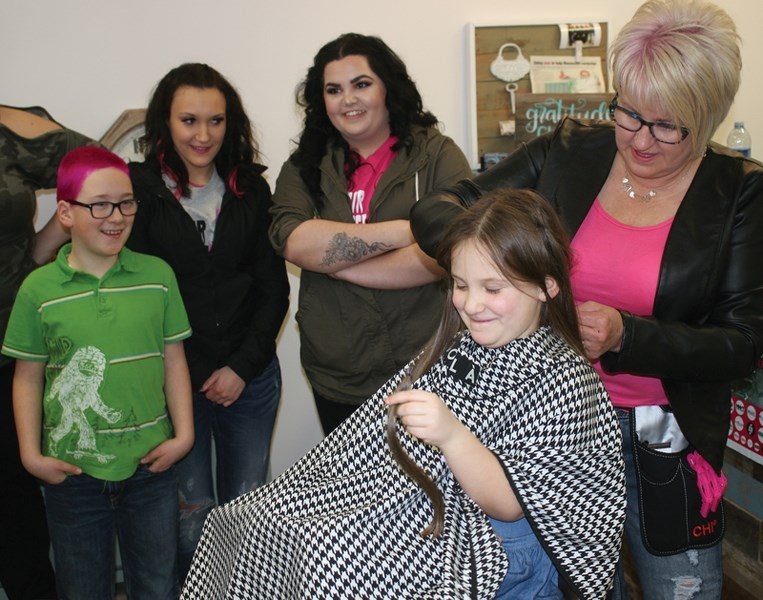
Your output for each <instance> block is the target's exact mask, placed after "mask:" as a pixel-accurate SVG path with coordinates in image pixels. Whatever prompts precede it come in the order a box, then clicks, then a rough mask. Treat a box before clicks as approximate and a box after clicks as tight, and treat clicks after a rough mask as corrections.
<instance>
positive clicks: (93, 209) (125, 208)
mask: <svg viewBox="0 0 763 600" xmlns="http://www.w3.org/2000/svg"><path fill="white" fill-rule="evenodd" d="M65 202H68V203H69V204H73V205H74V206H84V207H85V208H86V209H88V210H89V211H90V216H92V217H93V218H94V219H108V218H109V217H110V216H111V215H112V214H114V209H115V208H118V209H119V212H121V213H122V215H123V216H125V217H131V216H132V215H134V214H135V213H136V212H138V203H139V202H140V200H136V199H135V198H130V199H129V200H122V201H121V202H106V201H105V200H99V201H98V202H93V203H92V204H85V203H84V202H77V201H76V200H65Z"/></svg>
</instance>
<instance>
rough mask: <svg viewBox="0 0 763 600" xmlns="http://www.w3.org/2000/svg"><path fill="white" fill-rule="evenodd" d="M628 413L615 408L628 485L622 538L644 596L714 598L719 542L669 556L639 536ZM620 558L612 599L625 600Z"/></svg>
mask: <svg viewBox="0 0 763 600" xmlns="http://www.w3.org/2000/svg"><path fill="white" fill-rule="evenodd" d="M629 415H630V413H629V412H628V411H625V410H620V409H617V417H618V420H619V421H620V428H621V429H622V432H623V455H624V458H625V478H626V484H627V487H628V508H627V512H626V517H625V541H626V543H627V544H628V547H629V549H630V551H631V555H632V556H633V560H634V562H635V564H636V571H637V572H638V578H639V582H640V583H641V589H642V591H643V594H644V598H649V600H663V599H665V600H674V599H675V600H689V599H691V600H717V599H719V598H720V597H721V589H722V587H723V563H722V548H721V544H717V545H716V546H713V547H712V548H702V549H699V550H688V551H686V552H680V553H678V554H672V555H670V556H656V555H654V554H651V553H650V552H649V551H648V550H647V549H646V548H645V547H644V543H643V542H642V540H641V527H640V517H639V505H638V483H637V481H636V469H635V466H634V463H633V446H632V443H631V426H630V416H629ZM627 598H628V590H627V586H626V584H625V579H624V573H623V565H622V560H621V561H620V563H619V564H618V566H617V577H616V578H615V587H614V590H613V593H612V599H613V600H621V599H623V600H625V599H627Z"/></svg>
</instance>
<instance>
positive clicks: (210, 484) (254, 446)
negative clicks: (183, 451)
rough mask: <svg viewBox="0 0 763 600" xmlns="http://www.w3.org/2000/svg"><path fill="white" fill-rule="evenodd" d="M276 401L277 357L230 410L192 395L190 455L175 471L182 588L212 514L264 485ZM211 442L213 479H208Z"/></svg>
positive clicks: (278, 388) (278, 384)
mask: <svg viewBox="0 0 763 600" xmlns="http://www.w3.org/2000/svg"><path fill="white" fill-rule="evenodd" d="M280 399H281V367H280V365H279V363H278V358H277V357H276V358H274V359H273V362H271V363H270V365H268V366H267V367H266V368H265V370H264V371H263V372H262V373H261V374H260V375H259V376H257V377H255V378H254V379H252V380H251V381H249V383H247V385H246V387H245V388H244V391H243V392H241V396H239V398H238V400H236V402H234V403H233V404H231V405H230V406H229V407H228V408H225V407H223V406H220V405H219V404H215V403H213V402H210V401H209V400H207V398H206V396H204V394H201V393H194V394H193V421H194V429H195V434H196V441H195V443H194V445H193V449H192V450H191V452H189V453H188V455H187V456H186V457H185V458H184V459H183V460H181V461H180V462H179V463H177V465H176V468H177V474H178V493H179V497H180V535H179V539H178V573H179V577H180V583H181V585H182V583H183V581H184V580H185V576H186V574H187V573H188V569H189V568H190V565H191V560H192V559H193V553H194V551H195V550H196V545H197V544H198V543H199V538H200V537H201V529H202V527H203V525H204V520H205V519H206V518H207V515H208V514H209V513H210V511H211V510H212V509H213V508H214V507H215V506H217V505H218V504H224V503H226V502H228V501H230V500H233V499H234V498H236V497H237V496H240V495H241V494H243V493H245V492H248V491H250V490H253V489H255V488H257V487H259V486H261V485H263V484H264V483H265V480H266V478H267V475H268V468H269V466H270V442H271V439H272V437H273V426H274V423H275V419H276V413H277V412H278V404H279V402H280ZM213 441H214V445H215V459H216V460H215V462H216V465H215V477H213V476H212V468H213V461H212V442H213ZM215 479H216V481H215ZM215 483H216V485H215Z"/></svg>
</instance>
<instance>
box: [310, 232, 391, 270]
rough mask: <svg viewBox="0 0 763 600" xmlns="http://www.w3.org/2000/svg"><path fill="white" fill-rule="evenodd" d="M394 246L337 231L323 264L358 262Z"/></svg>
mask: <svg viewBox="0 0 763 600" xmlns="http://www.w3.org/2000/svg"><path fill="white" fill-rule="evenodd" d="M391 248H392V246H389V245H387V244H383V243H381V242H373V243H371V244H369V243H368V242H366V241H365V240H363V239H361V238H359V237H352V238H351V237H350V236H349V235H347V234H346V233H337V234H336V235H335V236H334V237H333V238H332V239H331V241H330V242H329V245H328V248H327V249H326V254H325V255H324V257H323V260H322V261H321V265H323V266H331V265H335V264H336V263H341V262H352V263H355V262H358V261H360V260H361V259H362V258H365V257H366V256H368V255H369V254H375V253H377V252H380V251H385V250H388V249H391Z"/></svg>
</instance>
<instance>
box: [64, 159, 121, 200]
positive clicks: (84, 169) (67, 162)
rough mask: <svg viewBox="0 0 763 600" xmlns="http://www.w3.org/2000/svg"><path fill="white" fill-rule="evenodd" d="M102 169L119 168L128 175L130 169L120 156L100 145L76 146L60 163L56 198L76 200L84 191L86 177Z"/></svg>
mask: <svg viewBox="0 0 763 600" xmlns="http://www.w3.org/2000/svg"><path fill="white" fill-rule="evenodd" d="M101 169H117V170H118V171H121V172H122V173H124V174H125V175H127V176H128V177H129V176H130V169H128V168H127V164H126V163H125V161H124V160H122V159H121V158H120V157H119V156H117V155H116V154H114V153H113V152H111V151H110V150H106V148H101V147H99V146H81V147H80V148H75V149H74V150H72V151H71V152H69V153H68V154H66V156H64V157H63V158H62V159H61V163H60V164H59V165H58V191H57V194H56V198H57V199H58V200H59V201H61V200H76V199H77V196H79V193H80V191H82V186H83V184H84V183H85V179H87V178H88V176H89V175H90V174H91V173H93V172H95V171H100V170H101Z"/></svg>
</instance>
